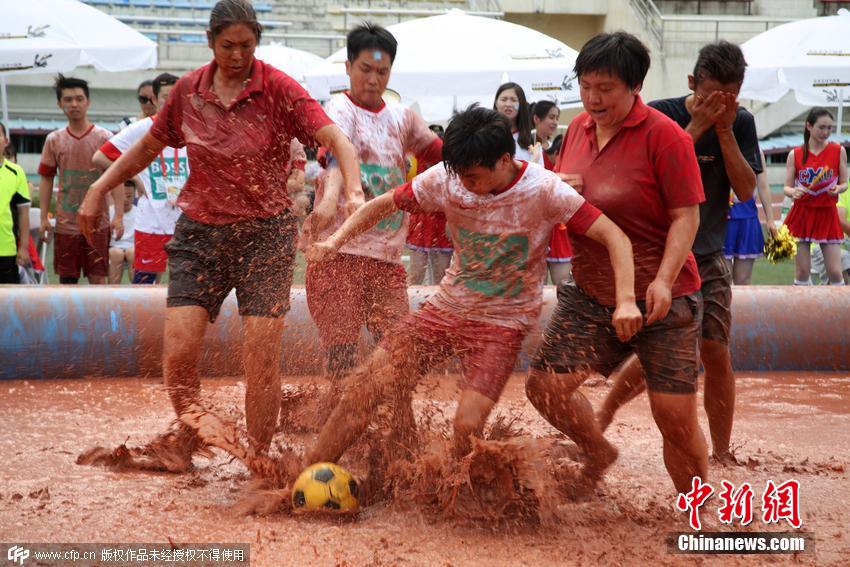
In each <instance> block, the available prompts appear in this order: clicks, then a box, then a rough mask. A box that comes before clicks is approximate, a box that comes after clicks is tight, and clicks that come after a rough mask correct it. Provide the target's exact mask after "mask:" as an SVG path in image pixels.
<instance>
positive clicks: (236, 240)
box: [165, 211, 298, 322]
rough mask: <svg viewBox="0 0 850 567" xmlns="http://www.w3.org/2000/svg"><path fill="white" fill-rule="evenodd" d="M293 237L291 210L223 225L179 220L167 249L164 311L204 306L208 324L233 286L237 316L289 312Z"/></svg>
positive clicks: (295, 228)
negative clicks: (237, 305) (236, 303)
mask: <svg viewBox="0 0 850 567" xmlns="http://www.w3.org/2000/svg"><path fill="white" fill-rule="evenodd" d="M297 235H298V224H297V222H296V220H295V217H294V216H293V215H292V214H291V213H290V212H289V211H285V212H283V213H281V214H280V215H278V216H276V217H271V218H268V219H252V220H247V221H242V222H237V223H233V224H227V225H211V224H203V223H200V222H197V221H193V220H191V219H190V218H189V217H187V216H186V215H183V216H181V217H180V220H178V221H177V227H176V228H175V230H174V237H173V238H172V239H171V240H170V241H169V242H168V244H167V245H166V246H165V249H166V251H167V252H168V270H169V276H168V277H169V280H168V303H167V305H168V307H181V306H185V305H197V306H200V307H203V308H204V309H206V310H207V313H209V317H210V322H212V321H215V319H216V317H217V316H218V312H219V310H220V309H221V304H222V303H223V302H224V300H225V298H226V297H227V295H228V294H229V293H230V291H231V290H232V289H234V288H235V289H236V299H237V302H238V304H239V314H240V315H243V316H252V317H282V316H283V315H285V314H286V312H287V311H288V310H289V291H290V288H291V287H292V270H293V267H294V263H295V241H296V239H297Z"/></svg>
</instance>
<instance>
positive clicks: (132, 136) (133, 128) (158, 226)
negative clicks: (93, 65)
mask: <svg viewBox="0 0 850 567" xmlns="http://www.w3.org/2000/svg"><path fill="white" fill-rule="evenodd" d="M177 79H178V77H175V76H174V75H171V74H169V73H163V74H161V75H159V76H157V78H155V79H154V80H153V92H154V97H155V98H156V102H157V105H158V106H159V108H162V106H163V105H164V104H165V101H166V100H168V93H169V92H170V91H171V87H172V86H174V83H176V82H177ZM155 118H156V117H155V116H149V117H147V118H143V119H141V120H138V121H136V122H133V123H132V124H130V125H129V126H127V127H126V128H124V129H123V130H121V131H120V132H118V134H116V135H115V136H113V137H112V138H111V139H110V140H109V141H108V142H106V143H105V144H103V146H101V148H100V150H99V151H98V152H97V153H96V154H95V155H94V158H93V159H92V162H93V163H94V164H95V165H97V166H98V167H101V168H103V169H106V168H108V167H109V166H110V165H111V164H112V162H113V161H115V160H117V159H118V158H119V157H121V154H122V153H124V152H126V151H127V150H128V149H130V146H132V145H133V144H135V143H136V142H138V141H139V140H141V139H142V138H143V137H144V135H145V134H147V133H148V130H150V128H151V126H152V125H153V121H154V120H155ZM138 178H140V179H141V184H142V186H144V188H145V194H144V195H140V196H139V201H138V205H137V206H138V209H139V212H138V218H137V220H136V233H135V246H134V249H135V259H134V261H133V271H134V275H133V283H134V284H153V283H156V282H158V281H159V277H160V274H162V272H164V271H165V269H166V267H167V265H168V254H167V253H166V251H165V245H166V244H167V243H168V241H169V240H171V236H172V235H173V234H174V226H175V225H176V224H177V219H178V218H180V212H181V211H180V209H179V208H178V207H177V197H178V196H179V195H180V189H182V188H183V185H184V184H185V183H186V180H187V179H188V178H189V160H188V158H187V154H186V148H179V149H178V148H165V149H163V150H162V152H160V154H159V155H158V156H157V158H156V159H154V160H153V161H152V162H151V163H150V165H148V168H147V169H146V170H144V171H142V172H141V173H140V174H139V175H138Z"/></svg>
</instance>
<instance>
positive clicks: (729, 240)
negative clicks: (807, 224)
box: [723, 153, 776, 285]
mask: <svg viewBox="0 0 850 567" xmlns="http://www.w3.org/2000/svg"><path fill="white" fill-rule="evenodd" d="M761 162H762V163H763V164H764V163H765V160H764V154H763V153H762V154H761ZM756 191H757V192H758V196H759V200H760V201H761V203H762V208H763V209H764V216H765V221H766V223H765V224H767V229H768V230H769V231H770V233H771V234H772V235H773V236H776V225H775V224H774V222H773V203H772V201H771V198H770V187H769V186H768V184H767V173H766V172H762V173H760V174H759V175H758V177H757V178H756ZM729 204H730V207H729V222H728V223H727V224H726V242H725V244H724V246H723V249H724V254H725V256H726V260H727V261H728V262H730V263H731V264H732V281H733V282H734V283H735V285H750V279H751V278H752V275H753V265H754V264H755V261H756V258H759V257H761V256H762V255H763V254H764V235H763V233H762V230H761V223H760V222H759V213H758V207H757V206H756V198H755V197H753V198H752V199H750V200H749V201H744V202H741V201H739V200H738V198H737V197H736V196H735V193H734V192H733V191H730V192H729Z"/></svg>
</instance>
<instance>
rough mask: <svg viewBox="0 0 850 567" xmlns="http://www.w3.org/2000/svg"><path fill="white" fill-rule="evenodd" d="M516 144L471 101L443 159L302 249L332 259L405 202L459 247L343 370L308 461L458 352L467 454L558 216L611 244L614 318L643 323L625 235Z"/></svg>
mask: <svg viewBox="0 0 850 567" xmlns="http://www.w3.org/2000/svg"><path fill="white" fill-rule="evenodd" d="M515 150H516V147H515V143H514V141H513V137H512V136H511V128H510V124H509V123H508V122H507V120H506V119H505V118H504V117H502V116H500V115H499V114H498V113H497V112H495V111H493V110H488V109H484V108H478V107H476V106H473V107H470V108H469V109H468V110H466V111H465V112H462V113H460V114H458V115H456V116H455V118H454V119H453V120H452V122H451V123H450V124H449V127H448V129H447V130H446V134H445V139H444V142H443V161H442V163H440V164H438V165H436V166H434V167H432V168H431V169H429V170H428V171H426V172H425V173H423V174H421V175H418V176H417V177H416V178H414V179H413V180H412V181H411V182H409V183H405V184H403V185H401V186H399V187H396V188H395V189H394V190H392V191H388V192H386V193H385V194H383V195H381V196H379V197H377V198H375V199H373V200H371V201H370V202H368V203H367V204H366V205H365V206H364V207H362V208H361V209H359V210H358V211H357V212H355V213H354V214H353V215H352V216H351V217H350V218H349V219H348V220H347V221H346V222H345V224H343V225H342V227H340V228H339V230H337V231H336V232H335V233H334V234H333V235H332V236H330V237H329V238H328V239H327V240H326V241H324V242H320V243H317V244H314V245H313V246H311V247H310V249H309V250H308V253H307V256H308V260H310V261H313V262H326V261H330V260H332V259H333V258H334V257H335V256H336V254H337V251H338V250H340V248H341V247H342V246H343V245H344V244H345V243H347V242H349V241H350V240H352V239H353V238H355V237H356V236H357V235H359V234H362V233H364V232H366V231H367V230H369V228H371V227H372V226H374V225H375V224H377V223H378V222H380V221H381V220H382V219H384V218H387V217H389V216H391V215H393V214H395V213H396V212H397V211H399V210H404V211H408V212H412V213H419V212H440V213H444V214H445V215H446V218H447V226H448V229H449V231H450V233H451V238H452V241H453V242H454V246H455V251H456V253H455V256H454V259H453V261H452V265H451V267H450V268H449V270H448V271H447V272H446V276H445V278H444V279H443V281H442V283H441V284H440V286H439V288H438V290H437V292H436V293H435V295H434V296H433V297H432V298H431V299H430V300H429V301H428V302H426V303H425V304H423V305H422V307H421V308H420V309H419V310H418V311H417V312H415V313H412V314H410V315H408V316H407V317H406V318H405V319H404V320H403V321H402V323H401V324H400V325H399V326H398V327H397V328H396V329H395V332H394V333H390V334H388V335H386V336H385V337H384V339H383V340H382V341H381V343H380V345H379V346H378V347H377V348H376V349H375V352H374V353H373V354H372V356H371V357H370V358H369V360H367V361H366V362H365V363H364V364H363V365H361V366H360V367H358V368H357V369H356V370H354V371H353V373H352V374H351V376H349V378H348V380H349V383H348V384H346V387H345V388H344V389H343V392H344V395H343V397H342V399H341V400H340V401H339V403H338V404H337V406H336V408H335V409H334V411H333V413H332V414H331V416H330V418H329V419H328V421H327V422H326V423H325V426H324V428H323V429H322V431H321V433H320V435H319V439H318V442H317V444H316V445H315V447H313V449H312V450H310V451H309V452H308V453H307V461H308V462H310V463H313V462H319V461H336V460H337V459H339V458H340V456H341V455H342V454H343V452H344V451H345V450H346V449H347V448H348V447H350V446H351V445H352V443H353V442H354V441H355V439H356V438H357V437H358V436H360V434H361V433H362V432H363V431H364V430H365V429H366V427H367V426H368V424H369V422H370V420H371V419H372V417H373V415H374V411H375V409H376V407H377V406H378V405H379V404H380V403H381V402H382V401H384V400H386V399H388V398H390V397H391V396H398V395H399V393H400V392H404V391H412V390H413V389H414V388H415V386H416V384H417V382H418V381H419V378H420V377H421V376H422V375H424V374H425V373H427V372H428V371H429V369H431V368H433V367H434V365H436V364H438V363H439V362H441V361H443V360H445V359H446V358H448V357H450V356H454V355H458V356H459V357H460V358H461V361H462V363H463V385H462V391H461V395H460V401H459V405H458V409H457V413H456V415H455V418H454V449H453V452H454V454H455V456H462V455H465V454H467V453H468V452H469V451H470V448H471V442H470V437H471V436H480V434H481V432H482V429H483V428H484V424H485V421H486V419H487V416H488V415H489V414H490V411H491V410H492V408H493V406H494V405H495V404H496V401H497V400H498V399H499V396H500V394H501V392H502V389H503V387H504V385H505V383H506V381H507V379H508V377H509V376H510V373H511V371H512V369H513V367H514V363H515V361H516V356H517V352H518V351H519V349H520V346H521V344H522V340H523V338H524V337H525V335H526V333H527V332H528V330H529V329H530V328H531V326H532V325H533V324H534V322H535V321H536V320H537V318H538V316H539V314H540V309H541V305H542V281H543V272H544V270H545V269H546V263H545V261H544V259H545V254H546V247H547V244H548V241H549V234H550V233H551V231H552V227H553V226H554V225H555V224H557V223H560V222H566V223H567V224H568V225H569V228H570V232H571V233H575V234H584V235H586V236H587V238H590V239H592V240H594V241H596V242H599V243H600V245H602V247H603V249H606V250H607V252H608V254H609V256H610V258H611V263H612V265H613V271H614V279H615V281H616V289H617V298H618V303H617V306H616V309H615V310H614V312H613V315H612V318H611V324H612V325H613V327H614V328H615V329H616V332H617V336H618V337H619V338H620V340H623V341H626V340H628V339H629V338H631V337H632V336H633V335H634V334H635V333H636V332H637V331H638V330H639V329H640V327H641V324H642V317H641V314H640V311H639V310H638V308H637V305H636V304H635V295H634V267H633V263H632V251H631V244H630V242H629V240H628V238H626V237H625V235H624V234H623V233H622V232H621V231H620V229H619V228H617V227H616V226H615V225H614V224H613V223H612V222H611V221H610V220H608V219H607V218H606V217H605V216H604V215H602V214H600V212H599V211H598V210H597V209H596V208H595V207H593V206H592V205H590V204H589V203H587V202H585V200H584V199H583V198H582V197H581V196H580V195H578V193H576V192H575V190H574V189H573V188H572V187H570V186H569V185H567V184H566V183H565V182H563V181H562V180H561V179H560V178H559V177H558V176H557V175H555V174H553V173H550V172H548V171H546V170H545V169H543V168H542V167H539V166H537V165H534V164H529V163H526V162H523V161H518V160H516V159H514V153H515Z"/></svg>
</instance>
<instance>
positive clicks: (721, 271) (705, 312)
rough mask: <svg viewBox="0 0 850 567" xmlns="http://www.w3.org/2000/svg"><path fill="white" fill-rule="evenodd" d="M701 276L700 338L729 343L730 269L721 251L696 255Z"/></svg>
mask: <svg viewBox="0 0 850 567" xmlns="http://www.w3.org/2000/svg"><path fill="white" fill-rule="evenodd" d="M696 260H697V267H698V268H699V277H700V279H702V288H700V291H701V292H702V338H704V339H708V340H710V341H717V342H719V343H723V344H724V345H728V344H729V334H730V333H731V331H732V271H731V270H730V269H729V264H728V263H727V262H726V258H725V257H724V256H723V252H717V253H716V254H709V255H707V256H696Z"/></svg>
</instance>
